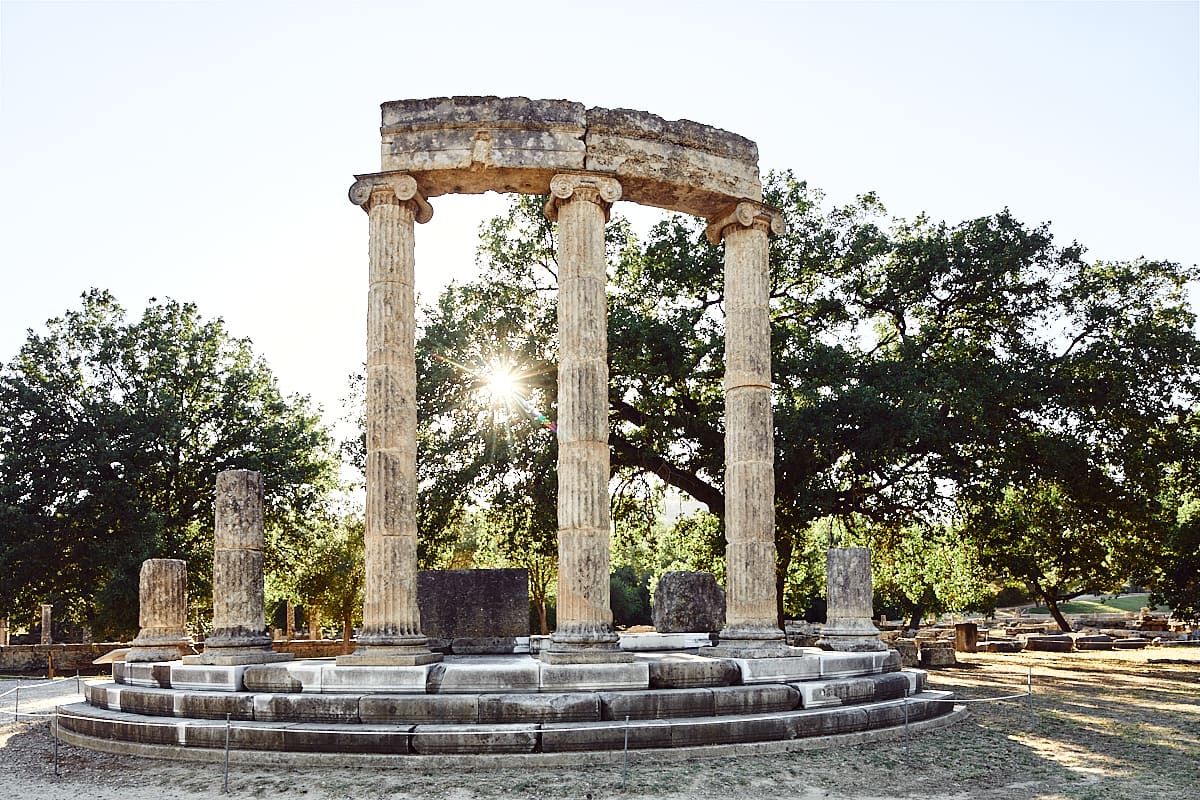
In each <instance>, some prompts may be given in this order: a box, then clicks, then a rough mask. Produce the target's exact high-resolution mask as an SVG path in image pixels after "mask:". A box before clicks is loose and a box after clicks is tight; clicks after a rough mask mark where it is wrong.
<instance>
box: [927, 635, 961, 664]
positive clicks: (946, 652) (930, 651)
mask: <svg viewBox="0 0 1200 800" xmlns="http://www.w3.org/2000/svg"><path fill="white" fill-rule="evenodd" d="M957 663H958V660H957V659H956V658H955V656H954V642H950V641H938V642H925V643H923V644H922V645H921V666H922V667H925V668H927V669H930V668H937V667H953V666H954V665H955V664H957Z"/></svg>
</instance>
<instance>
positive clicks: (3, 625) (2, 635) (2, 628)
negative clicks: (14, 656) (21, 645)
mask: <svg viewBox="0 0 1200 800" xmlns="http://www.w3.org/2000/svg"><path fill="white" fill-rule="evenodd" d="M0 647H8V617H0Z"/></svg>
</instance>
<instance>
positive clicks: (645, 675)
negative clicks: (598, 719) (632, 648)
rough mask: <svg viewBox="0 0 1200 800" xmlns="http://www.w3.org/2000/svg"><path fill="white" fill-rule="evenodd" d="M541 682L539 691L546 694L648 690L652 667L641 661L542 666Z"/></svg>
mask: <svg viewBox="0 0 1200 800" xmlns="http://www.w3.org/2000/svg"><path fill="white" fill-rule="evenodd" d="M540 680H541V682H540V684H539V688H540V690H541V691H543V692H569V691H599V690H609V691H616V690H619V689H645V688H646V687H648V686H649V685H650V667H649V665H648V664H646V663H645V662H641V661H633V662H627V663H615V664H542V665H541V679H540Z"/></svg>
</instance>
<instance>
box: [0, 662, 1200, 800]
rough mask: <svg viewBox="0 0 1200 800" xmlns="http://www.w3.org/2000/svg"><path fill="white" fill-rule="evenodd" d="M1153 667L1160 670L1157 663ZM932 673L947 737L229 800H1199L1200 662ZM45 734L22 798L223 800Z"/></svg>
mask: <svg viewBox="0 0 1200 800" xmlns="http://www.w3.org/2000/svg"><path fill="white" fill-rule="evenodd" d="M1156 660H1157V661H1160V662H1163V663H1155V662H1156ZM961 662H962V663H961V664H960V666H959V667H958V668H955V669H946V670H939V671H936V672H933V673H931V676H930V682H931V684H932V685H933V686H934V687H935V688H942V689H950V690H953V691H955V692H956V693H958V695H959V696H960V697H962V698H967V699H974V698H989V697H995V696H998V695H1004V694H1010V693H1014V692H1020V691H1022V690H1023V689H1024V687H1025V684H1026V680H1027V678H1028V676H1029V674H1030V672H1032V675H1033V686H1034V703H1033V707H1032V710H1031V709H1030V706H1029V704H1028V703H1027V702H1026V701H1025V700H1024V699H1021V700H1016V701H1006V702H983V703H976V704H972V705H971V706H970V707H971V716H970V717H969V718H968V719H966V720H965V721H963V722H960V723H958V724H956V725H954V726H952V727H950V728H947V729H944V730H941V731H936V732H931V733H927V734H923V735H920V736H914V737H913V738H912V739H911V741H909V742H908V743H907V744H906V743H905V742H904V741H902V740H900V741H894V742H887V743H877V744H871V745H859V746H854V747H841V748H837V749H831V750H824V751H806V752H798V753H791V754H785V755H772V756H745V755H743V756H737V757H728V758H719V759H708V760H703V761H691V762H683V763H665V762H661V761H656V760H655V759H654V757H653V756H652V755H651V754H648V753H643V752H638V751H632V752H631V754H630V762H629V769H628V773H627V774H625V775H624V776H623V772H622V769H621V765H619V764H618V765H612V766H604V767H580V768H574V769H548V768H527V769H519V770H518V769H508V770H487V771H473V770H471V769H470V767H469V765H466V764H463V763H455V764H453V765H451V766H450V767H448V768H439V769H395V770H389V769H370V770H367V769H361V768H351V767H347V768H338V769H299V768H286V769H285V768H278V767H264V768H254V767H249V766H235V767H233V768H232V769H231V773H230V795H232V796H233V797H289V798H290V797H304V798H315V799H317V800H333V798H339V799H342V798H344V799H345V800H360V799H365V798H384V797H387V798H394V799H395V800H416V798H431V799H432V798H443V799H444V800H482V799H483V798H501V797H514V798H530V799H533V798H574V799H576V800H590V799H591V798H597V799H598V798H602V797H604V798H607V797H613V796H621V797H629V798H633V799H634V800H650V798H655V799H656V800H683V798H720V800H738V798H760V797H786V798H799V799H800V800H816V799H817V798H829V799H833V798H839V799H841V800H881V799H882V798H923V800H965V798H972V800H974V799H975V798H982V800H1001V798H1003V800H1014V798H1016V799H1018V800H1019V799H1023V798H1031V799H1035V800H1144V798H1154V800H1195V798H1196V797H1197V790H1196V787H1197V786H1200V703H1198V702H1197V700H1198V698H1200V651H1198V650H1195V649H1193V648H1186V649H1179V650H1164V649H1152V650H1149V651H1140V652H1119V653H1103V652H1095V653H1071V654H1055V653H1022V654H1015V655H1001V654H982V653H981V654H973V655H962V656H961ZM52 753H53V742H52V741H51V740H50V738H49V735H48V733H47V729H46V725H45V723H39V724H24V723H23V724H20V725H12V724H9V725H7V726H3V725H0V775H3V782H2V783H0V785H2V786H3V787H4V790H5V791H4V793H5V794H6V796H11V797H19V798H21V800H38V799H39V798H61V797H70V796H86V797H88V798H89V800H91V799H93V798H94V799H95V800H117V799H118V798H120V800H150V798H164V799H165V800H171V799H172V798H180V799H182V798H188V800H218V799H219V798H223V797H228V796H230V795H222V794H221V777H222V775H221V767H220V765H218V764H177V763H171V762H155V761H151V760H147V759H136V758H119V757H115V756H110V755H104V754H99V753H93V752H91V751H87V750H81V749H77V748H73V747H67V746H63V747H62V749H61V752H60V772H61V776H60V777H55V776H54V772H53V756H52Z"/></svg>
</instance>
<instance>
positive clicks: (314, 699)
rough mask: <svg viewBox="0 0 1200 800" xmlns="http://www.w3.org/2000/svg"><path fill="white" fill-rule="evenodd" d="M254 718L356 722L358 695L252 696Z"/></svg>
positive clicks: (259, 719)
mask: <svg viewBox="0 0 1200 800" xmlns="http://www.w3.org/2000/svg"><path fill="white" fill-rule="evenodd" d="M254 719H255V720H258V721H261V722H358V721H359V717H358V695H344V694H277V695H269V694H260V695H255V697H254Z"/></svg>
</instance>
